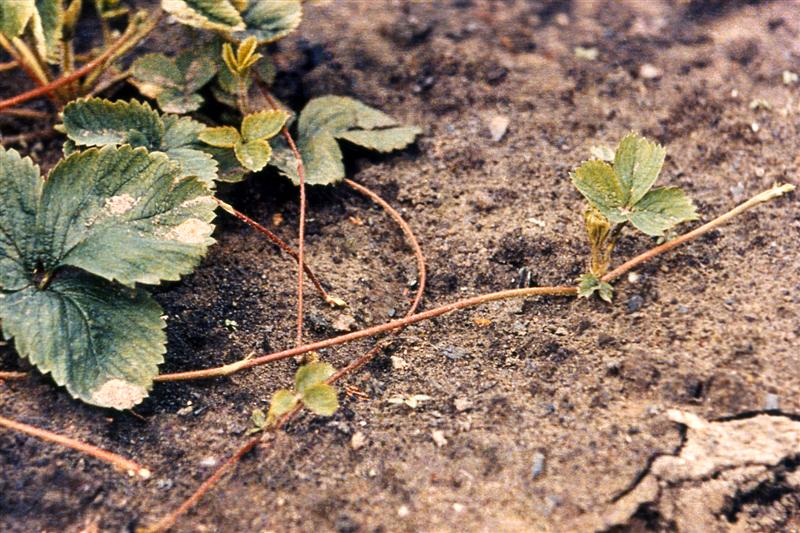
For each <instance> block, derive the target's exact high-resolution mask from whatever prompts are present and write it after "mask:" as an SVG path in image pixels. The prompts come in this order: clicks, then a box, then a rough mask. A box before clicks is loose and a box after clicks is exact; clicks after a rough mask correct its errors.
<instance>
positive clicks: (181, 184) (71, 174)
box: [37, 146, 216, 286]
mask: <svg viewBox="0 0 800 533" xmlns="http://www.w3.org/2000/svg"><path fill="white" fill-rule="evenodd" d="M178 178H179V168H178V166H177V165H176V164H174V163H171V162H170V161H169V160H168V158H167V157H166V156H165V155H164V154H158V153H148V152H147V151H146V150H144V149H142V148H139V149H133V148H131V147H129V146H122V147H120V148H116V147H113V146H107V147H104V148H102V149H99V150H98V149H89V150H87V151H85V152H80V153H75V154H72V155H71V156H69V157H68V158H66V159H64V160H63V161H61V162H60V163H59V164H58V165H56V167H55V168H54V169H53V171H52V172H51V173H50V175H49V176H48V179H47V181H46V182H45V185H44V187H43V190H42V197H41V201H40V204H39V213H38V218H37V223H38V226H39V230H38V231H39V232H40V239H39V247H40V253H41V254H42V257H41V258H40V260H41V262H42V264H43V266H44V268H45V270H46V271H51V270H53V269H55V268H57V267H59V266H63V265H71V266H74V267H78V268H82V269H84V270H86V271H87V272H91V273H93V274H96V275H98V276H102V277H104V278H106V279H109V280H112V281H114V280H116V281H119V282H120V283H122V284H124V285H128V286H133V285H134V283H149V284H157V283H159V282H160V281H161V280H177V279H180V276H181V275H183V274H187V273H189V272H191V271H192V269H193V268H194V267H195V266H196V265H197V264H198V263H199V261H200V259H201V257H202V256H203V255H205V253H206V250H207V248H208V246H209V245H211V244H212V243H213V242H214V240H213V239H212V238H211V232H212V231H213V229H214V227H213V225H212V224H211V221H212V220H213V218H214V209H215V207H216V203H215V202H214V200H213V199H212V197H211V196H210V193H209V192H208V190H207V189H206V188H205V187H204V186H203V185H202V183H200V182H199V181H197V180H195V179H193V178H187V179H182V180H180V181H177V182H176V180H177V179H178Z"/></svg>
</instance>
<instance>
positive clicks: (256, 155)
mask: <svg viewBox="0 0 800 533" xmlns="http://www.w3.org/2000/svg"><path fill="white" fill-rule="evenodd" d="M233 151H234V153H235V154H236V159H238V160H239V162H240V163H241V164H242V166H244V168H246V169H248V170H250V171H253V172H258V171H259V170H261V169H263V168H264V167H265V166H267V163H268V162H269V158H270V156H271V155H272V148H271V147H270V145H269V143H268V142H267V141H263V140H255V141H248V142H243V141H239V142H237V143H236V145H235V146H234V147H233Z"/></svg>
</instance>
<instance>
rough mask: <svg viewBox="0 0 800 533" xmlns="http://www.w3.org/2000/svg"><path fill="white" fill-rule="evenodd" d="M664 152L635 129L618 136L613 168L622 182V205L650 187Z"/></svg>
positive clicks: (633, 200)
mask: <svg viewBox="0 0 800 533" xmlns="http://www.w3.org/2000/svg"><path fill="white" fill-rule="evenodd" d="M666 154H667V151H666V150H665V149H664V148H663V147H662V146H660V145H659V144H657V143H654V142H651V141H648V140H647V139H645V138H644V137H642V136H641V135H637V134H636V133H629V134H628V135H626V136H625V137H624V138H623V139H622V141H621V142H620V143H619V146H618V147H617V151H616V153H615V155H614V172H615V173H616V175H617V176H618V178H619V180H620V182H621V183H622V189H623V191H624V193H625V198H624V201H623V204H624V205H627V206H628V207H630V206H633V205H635V204H636V203H637V202H638V201H639V200H640V199H641V198H642V197H643V196H644V195H645V193H647V191H649V190H650V188H651V187H652V186H653V184H654V183H655V182H656V179H657V178H658V174H659V173H660V172H661V167H662V165H663V164H664V157H665V156H666Z"/></svg>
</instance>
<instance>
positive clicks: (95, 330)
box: [0, 146, 216, 409]
mask: <svg viewBox="0 0 800 533" xmlns="http://www.w3.org/2000/svg"><path fill="white" fill-rule="evenodd" d="M0 184H2V188H3V191H5V192H4V193H3V195H2V196H0V205H2V209H0V231H2V238H0V289H2V297H0V318H2V329H3V335H4V336H5V338H6V339H12V338H13V339H14V345H15V347H16V349H17V352H18V353H19V354H20V355H21V356H22V357H25V358H28V359H29V360H30V361H31V363H33V364H34V365H36V367H37V368H39V370H41V371H42V372H43V373H50V374H51V375H52V376H53V380H54V381H55V382H56V383H57V384H59V385H64V386H66V388H67V390H68V391H69V393H70V394H71V395H72V396H73V397H76V398H80V399H81V400H83V401H85V402H87V403H91V404H94V405H98V406H102V407H113V408H116V409H127V408H130V407H132V406H133V405H135V404H137V403H139V402H140V401H141V400H142V399H143V398H144V397H145V396H147V393H148V390H149V389H150V387H151V385H152V381H153V377H154V376H155V375H156V374H157V372H158V364H159V363H161V362H162V360H163V354H164V352H165V345H166V336H165V334H164V331H163V329H164V326H165V324H164V320H163V318H162V315H163V311H162V310H161V308H160V306H159V305H158V303H156V301H155V300H153V298H152V297H151V296H150V295H149V294H148V293H147V291H146V290H145V289H143V288H142V287H141V286H140V284H145V285H156V284H159V283H160V282H161V281H162V280H177V279H179V278H180V277H181V276H182V275H184V274H188V273H189V272H191V271H192V269H193V268H194V267H195V266H196V265H197V263H198V262H199V260H200V258H201V257H202V256H203V255H205V252H206V249H207V248H208V246H209V245H210V244H211V243H213V242H214V241H213V239H212V238H211V232H212V231H213V229H214V226H213V225H212V224H211V221H212V220H213V218H214V207H215V206H216V204H215V203H214V201H213V199H212V198H211V197H210V195H209V193H208V191H207V189H206V188H205V187H204V186H203V184H202V183H201V182H199V181H198V180H197V179H195V178H191V177H189V178H181V174H180V169H179V167H178V166H177V165H175V164H173V163H171V162H170V161H169V159H168V158H167V157H166V156H165V155H164V154H158V153H148V152H147V151H146V150H145V149H144V148H132V147H130V146H122V147H115V146H106V147H104V148H101V149H98V148H92V149H89V150H86V151H84V152H80V153H74V154H72V155H70V156H68V157H67V158H66V159H64V160H62V161H60V162H59V163H58V164H57V165H56V166H55V168H53V170H52V171H51V172H50V173H49V174H48V176H47V178H46V179H44V178H43V177H42V176H41V175H40V173H39V169H38V168H37V167H36V166H35V165H34V164H33V162H32V161H31V160H30V159H29V158H22V157H21V156H20V155H19V154H18V153H17V152H16V151H14V150H5V149H0Z"/></svg>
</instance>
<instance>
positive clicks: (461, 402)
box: [453, 398, 472, 413]
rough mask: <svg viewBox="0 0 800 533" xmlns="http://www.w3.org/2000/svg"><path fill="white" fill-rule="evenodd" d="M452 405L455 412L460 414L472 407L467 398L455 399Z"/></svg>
mask: <svg viewBox="0 0 800 533" xmlns="http://www.w3.org/2000/svg"><path fill="white" fill-rule="evenodd" d="M453 405H455V407H456V411H458V412H459V413H460V412H462V411H466V410H467V409H469V408H470V407H472V402H471V401H470V400H469V399H468V398H456V400H455V401H454V402H453Z"/></svg>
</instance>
